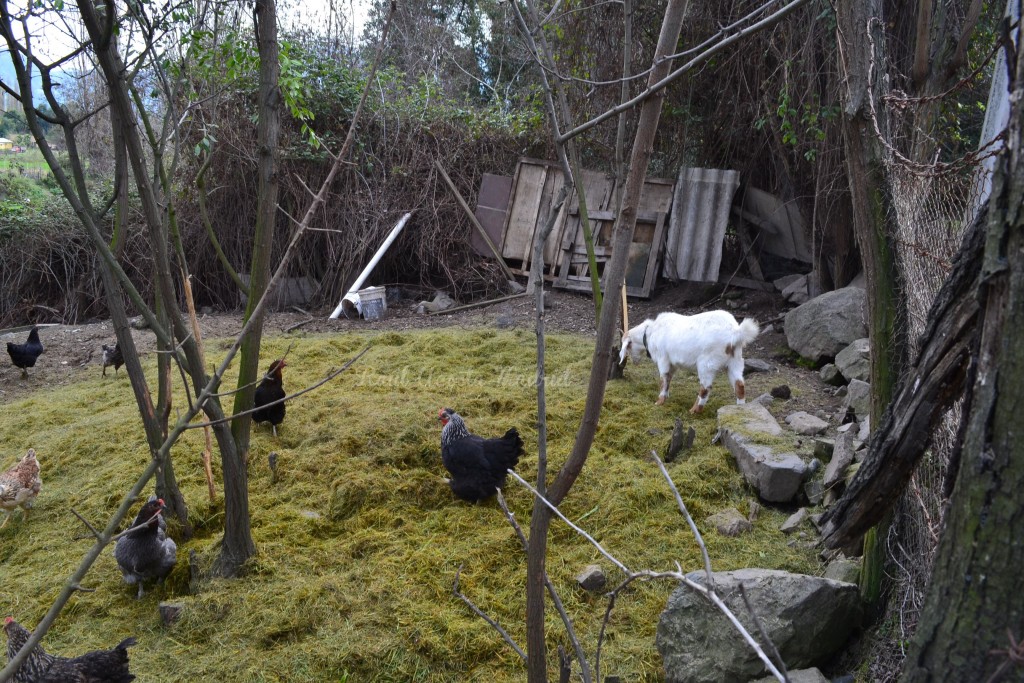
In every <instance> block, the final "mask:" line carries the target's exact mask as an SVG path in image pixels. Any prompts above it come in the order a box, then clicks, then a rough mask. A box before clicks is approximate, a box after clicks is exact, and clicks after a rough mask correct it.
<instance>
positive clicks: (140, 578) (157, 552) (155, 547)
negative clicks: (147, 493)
mask: <svg viewBox="0 0 1024 683" xmlns="http://www.w3.org/2000/svg"><path fill="white" fill-rule="evenodd" d="M163 511H164V501H163V499H162V498H157V497H156V496H151V497H150V499H149V500H148V501H146V504H145V505H143V506H142V509H140V510H139V514H138V515H136V516H135V521H134V522H132V525H131V527H129V528H133V529H134V527H140V528H138V529H135V530H134V531H130V532H128V533H126V534H125V535H124V536H122V537H121V538H119V539H118V540H117V546H115V547H114V558H115V559H116V560H117V566H118V567H120V568H121V574H122V575H123V576H124V580H125V583H128V584H138V585H139V592H138V595H136V598H140V599H141V598H142V592H143V590H142V584H143V582H145V581H147V580H149V579H156V580H157V581H158V582H163V580H164V579H165V578H167V575H168V574H170V573H171V570H172V569H174V564H175V563H176V562H177V561H178V546H177V544H175V542H174V541H173V540H172V539H170V538H167V522H166V521H165V520H164V518H163V515H162V514H161V513H162V512H163Z"/></svg>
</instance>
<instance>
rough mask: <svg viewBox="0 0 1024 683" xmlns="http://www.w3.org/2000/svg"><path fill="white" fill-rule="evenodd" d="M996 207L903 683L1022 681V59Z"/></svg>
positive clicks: (991, 217) (992, 207)
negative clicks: (933, 545) (958, 439)
mask: <svg viewBox="0 0 1024 683" xmlns="http://www.w3.org/2000/svg"><path fill="white" fill-rule="evenodd" d="M1015 68H1016V74H1017V79H1016V83H1015V84H1014V86H1013V90H1012V93H1011V98H1010V101H1011V102H1012V103H1013V112H1012V114H1011V116H1010V124H1009V135H1008V139H1007V144H1006V152H1004V154H1003V155H1002V156H1001V157H1000V161H999V164H998V166H997V169H996V177H995V181H994V187H993V192H992V197H991V200H990V204H989V223H988V234H987V236H986V245H985V260H984V263H983V265H982V269H981V273H982V276H981V280H980V282H979V285H978V289H977V291H976V295H977V298H978V303H979V305H980V306H981V310H982V314H981V315H982V318H981V343H980V348H979V349H978V351H977V355H976V357H975V364H974V367H975V368H976V370H975V371H974V373H973V374H974V378H975V379H974V384H973V390H972V391H971V393H970V394H969V397H968V400H967V403H966V405H965V407H964V413H965V415H966V416H967V417H966V427H965V429H964V430H963V432H962V433H963V434H964V440H963V443H962V445H961V446H960V455H959V462H960V467H959V470H958V472H957V479H956V485H955V487H954V489H953V494H952V497H951V500H950V508H949V512H948V513H947V517H946V527H945V531H944V533H943V536H942V539H941V541H940V543H939V549H938V554H937V556H936V559H935V565H934V571H933V574H932V579H931V584H930V585H929V589H928V596H927V598H926V600H925V605H924V610H923V612H922V615H921V620H920V622H919V625H918V629H917V632H916V634H915V637H914V640H913V644H912V647H911V649H910V652H909V653H908V655H907V659H906V662H905V664H904V671H903V677H902V678H901V680H903V681H907V682H908V683H918V682H924V681H929V682H941V681H949V682H950V683H952V682H953V681H968V680H970V681H996V680H1019V678H1020V666H1021V665H1020V661H1021V655H1022V654H1024V652H1022V649H1021V648H1017V647H1015V646H1014V644H1015V643H1020V642H1021V640H1022V639H1024V600H1022V598H1021V592H1020V572H1019V568H1020V567H1021V566H1022V565H1024V543H1021V537H1022V535H1024V500H1022V497H1024V494H1022V492H1024V442H1022V441H1021V439H1020V434H1019V432H1020V412H1019V408H1020V406H1021V405H1024V344H1022V343H1021V341H1020V340H1021V338H1022V337H1024V154H1022V153H1021V142H1022V131H1024V109H1022V107H1021V102H1022V98H1024V87H1022V83H1021V81H1020V74H1021V73H1024V54H1018V55H1017V63H1016V67H1015Z"/></svg>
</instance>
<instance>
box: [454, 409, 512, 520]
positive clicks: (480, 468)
mask: <svg viewBox="0 0 1024 683" xmlns="http://www.w3.org/2000/svg"><path fill="white" fill-rule="evenodd" d="M437 419H439V420H440V421H441V424H443V425H444V428H442V429H441V462H442V463H443V464H444V466H445V469H447V470H448V472H449V473H450V474H451V475H452V476H451V479H449V480H448V486H450V487H451V489H452V493H454V494H455V495H456V497H458V498H461V499H463V500H468V501H474V502H475V501H478V500H484V499H485V498H490V497H491V496H493V495H494V492H495V491H496V490H497V489H499V488H501V487H502V486H504V485H505V479H506V477H507V476H508V470H510V469H512V468H514V467H515V466H516V464H517V463H518V462H519V456H521V455H522V454H523V440H522V439H521V438H520V437H519V432H518V431H517V430H516V428H515V427H512V428H511V429H509V430H508V431H507V432H505V436H503V437H501V438H498V439H485V438H483V437H481V436H477V435H476V434H470V433H469V430H468V429H467V428H466V423H465V422H464V421H463V420H462V416H461V415H459V414H458V413H456V412H455V411H454V410H452V409H451V408H442V409H441V411H440V413H438V416H437Z"/></svg>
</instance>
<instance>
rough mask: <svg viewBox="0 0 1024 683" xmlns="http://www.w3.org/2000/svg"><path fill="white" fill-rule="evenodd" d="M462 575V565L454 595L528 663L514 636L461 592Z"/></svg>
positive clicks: (457, 575) (454, 586)
mask: <svg viewBox="0 0 1024 683" xmlns="http://www.w3.org/2000/svg"><path fill="white" fill-rule="evenodd" d="M461 573H462V565H461V564H460V565H459V568H458V570H457V571H456V572H455V583H454V584H452V593H454V594H455V595H456V597H458V598H459V599H460V600H462V601H463V602H464V603H466V605H468V606H469V609H471V610H473V612H474V613H475V614H476V615H477V616H478V617H480V618H481V619H483V620H484V621H486V622H487V623H488V624H490V625H491V628H493V629H494V630H495V631H497V632H498V633H499V634H501V637H502V638H504V639H505V642H506V643H508V644H509V646H510V647H511V648H512V649H513V650H515V651H516V654H518V655H519V657H520V658H521V659H522V660H523V662H526V661H527V657H526V653H525V652H523V649H522V648H521V647H519V646H518V645H516V641H514V640H512V636H510V635H509V634H508V631H506V630H505V629H503V628H502V627H501V624H499V623H498V622H496V621H495V620H494V619H491V618H490V617H489V616H487V615H486V614H484V612H483V611H482V610H481V609H480V608H479V607H477V606H476V605H474V604H473V601H472V600H470V599H469V598H467V597H466V596H465V595H463V594H462V593H460V592H459V575H460V574H461Z"/></svg>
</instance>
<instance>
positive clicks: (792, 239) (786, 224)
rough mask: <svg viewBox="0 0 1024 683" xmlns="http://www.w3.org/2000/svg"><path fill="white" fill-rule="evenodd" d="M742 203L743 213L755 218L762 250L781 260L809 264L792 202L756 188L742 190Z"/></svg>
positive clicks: (798, 215) (806, 248)
mask: <svg viewBox="0 0 1024 683" xmlns="http://www.w3.org/2000/svg"><path fill="white" fill-rule="evenodd" d="M742 202H743V210H744V211H745V212H747V213H748V214H753V216H754V217H755V218H757V219H758V220H757V224H758V226H757V227H758V229H759V230H760V233H761V237H762V239H761V248H762V249H764V250H765V251H767V252H768V253H770V254H775V255H776V256H782V257H783V258H790V259H798V260H800V261H803V262H804V263H810V262H811V250H810V249H809V248H808V247H807V240H806V239H805V238H804V221H803V218H802V217H801V216H800V209H799V208H798V207H797V205H796V202H792V201H791V202H784V201H782V200H781V199H779V198H778V197H776V196H774V195H771V194H769V193H767V192H765V191H763V190H758V189H757V188H756V187H747V188H745V189H744V191H743V200H742ZM745 216H746V214H745ZM773 227H774V230H772V229H771V228H773Z"/></svg>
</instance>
